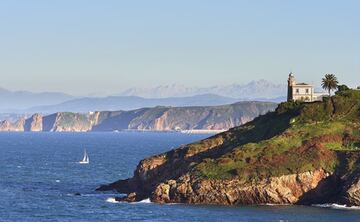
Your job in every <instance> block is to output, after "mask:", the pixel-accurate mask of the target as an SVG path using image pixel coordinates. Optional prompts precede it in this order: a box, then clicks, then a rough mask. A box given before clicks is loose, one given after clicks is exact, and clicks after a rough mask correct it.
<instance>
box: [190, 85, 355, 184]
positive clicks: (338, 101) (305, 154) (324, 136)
mask: <svg viewBox="0 0 360 222" xmlns="http://www.w3.org/2000/svg"><path fill="white" fill-rule="evenodd" d="M331 100H332V101H333V102H332V103H333V104H329V102H328V100H326V99H325V100H324V101H323V102H314V103H300V102H287V103H282V104H280V105H279V107H278V108H277V109H276V111H275V112H272V113H268V114H266V115H263V116H260V117H258V118H256V119H255V120H254V121H252V122H250V123H248V124H245V125H243V126H241V127H237V128H234V129H233V130H231V131H229V132H228V133H226V134H224V135H222V137H228V138H231V139H232V140H231V141H233V144H232V145H233V146H232V148H231V149H230V148H226V149H225V151H223V153H222V154H221V155H218V156H213V157H209V158H206V159H203V160H202V161H201V162H200V163H199V164H197V165H196V166H195V168H194V170H195V172H196V173H197V175H199V176H201V177H205V178H209V179H230V178H234V177H235V178H238V179H241V180H243V181H257V180H261V179H264V178H268V177H269V176H281V175H286V174H292V173H300V172H305V171H309V170H314V169H319V168H322V169H325V170H326V171H328V172H334V171H336V170H339V153H346V154H347V153H349V152H350V153H351V152H357V151H360V91H357V90H343V91H338V93H337V94H336V95H335V96H333V97H332V98H331ZM193 146H194V147H197V149H201V144H198V145H197V146H195V145H193ZM349 164H350V165H351V164H352V165H353V166H352V168H354V167H355V168H357V167H358V165H359V166H360V163H359V161H354V160H351V161H350V160H349Z"/></svg>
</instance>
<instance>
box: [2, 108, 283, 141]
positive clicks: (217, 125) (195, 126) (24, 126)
mask: <svg viewBox="0 0 360 222" xmlns="http://www.w3.org/2000/svg"><path fill="white" fill-rule="evenodd" d="M276 106H277V104H276V103H271V102H255V101H244V102H238V103H234V104H230V105H221V106H193V107H165V106H157V107H153V108H142V109H136V110H131V111H122V110H120V111H96V112H88V113H73V112H57V113H53V114H50V115H42V114H39V113H35V114H33V115H32V116H31V117H29V118H24V117H21V118H19V119H17V120H14V121H11V120H4V121H1V122H0V131H11V132H116V131H139V132H140V131H154V132H166V131H173V132H181V133H191V134H197V133H209V134H211V133H219V132H223V131H226V130H228V129H230V128H233V127H235V126H239V125H242V124H244V123H247V122H249V121H251V120H253V119H254V118H256V117H257V116H260V115H264V114H266V113H268V112H269V111H273V110H274V109H275V107H276Z"/></svg>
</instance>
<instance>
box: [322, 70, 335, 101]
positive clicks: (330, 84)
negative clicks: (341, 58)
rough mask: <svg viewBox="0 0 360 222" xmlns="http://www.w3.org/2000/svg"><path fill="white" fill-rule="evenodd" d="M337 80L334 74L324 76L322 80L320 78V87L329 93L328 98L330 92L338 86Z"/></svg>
mask: <svg viewBox="0 0 360 222" xmlns="http://www.w3.org/2000/svg"><path fill="white" fill-rule="evenodd" d="M338 83H339V82H338V80H337V78H336V76H335V75H334V74H326V75H325V77H324V78H322V83H321V86H322V88H323V89H324V90H327V91H328V92H329V97H331V90H335V89H336V88H337V86H338Z"/></svg>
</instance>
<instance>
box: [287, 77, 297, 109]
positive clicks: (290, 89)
mask: <svg viewBox="0 0 360 222" xmlns="http://www.w3.org/2000/svg"><path fill="white" fill-rule="evenodd" d="M295 85H296V82H295V77H294V74H293V73H292V72H290V73H289V78H288V93H287V101H288V102H289V101H293V98H294V97H293V86H295Z"/></svg>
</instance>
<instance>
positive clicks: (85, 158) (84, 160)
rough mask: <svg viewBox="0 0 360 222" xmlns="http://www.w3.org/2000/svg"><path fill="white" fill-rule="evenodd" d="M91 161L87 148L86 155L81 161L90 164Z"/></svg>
mask: <svg viewBox="0 0 360 222" xmlns="http://www.w3.org/2000/svg"><path fill="white" fill-rule="evenodd" d="M89 162H90V159H89V156H88V154H87V153H86V150H84V157H83V159H82V160H81V161H80V162H79V163H81V164H88V163H89Z"/></svg>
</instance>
